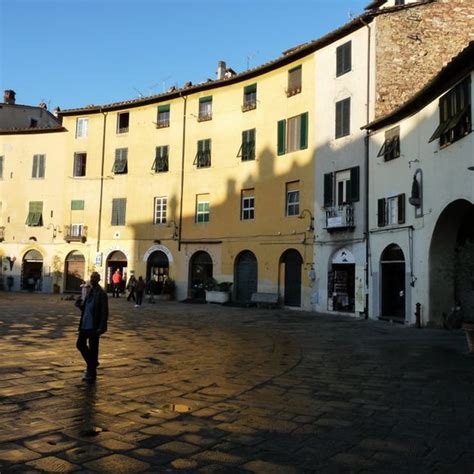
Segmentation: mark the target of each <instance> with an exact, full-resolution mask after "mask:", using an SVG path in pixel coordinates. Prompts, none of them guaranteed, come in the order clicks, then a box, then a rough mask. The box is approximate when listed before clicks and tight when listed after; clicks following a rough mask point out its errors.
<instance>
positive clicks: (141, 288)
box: [135, 276, 146, 308]
mask: <svg viewBox="0 0 474 474" xmlns="http://www.w3.org/2000/svg"><path fill="white" fill-rule="evenodd" d="M145 289H146V283H145V281H144V280H143V277H142V276H139V277H138V280H137V286H136V288H135V292H136V295H137V301H136V304H135V308H137V307H138V306H141V305H142V301H143V293H145Z"/></svg>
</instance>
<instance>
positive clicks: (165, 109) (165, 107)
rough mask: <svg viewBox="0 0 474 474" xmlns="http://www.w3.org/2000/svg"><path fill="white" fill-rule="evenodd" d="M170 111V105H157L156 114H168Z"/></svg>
mask: <svg viewBox="0 0 474 474" xmlns="http://www.w3.org/2000/svg"><path fill="white" fill-rule="evenodd" d="M169 111H170V105H169V104H167V105H159V106H158V112H169Z"/></svg>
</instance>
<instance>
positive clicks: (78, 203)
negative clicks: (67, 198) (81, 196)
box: [71, 200, 84, 211]
mask: <svg viewBox="0 0 474 474" xmlns="http://www.w3.org/2000/svg"><path fill="white" fill-rule="evenodd" d="M83 210H84V201H83V200H73V201H71V211H83Z"/></svg>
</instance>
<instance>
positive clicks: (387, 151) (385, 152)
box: [377, 127, 400, 161]
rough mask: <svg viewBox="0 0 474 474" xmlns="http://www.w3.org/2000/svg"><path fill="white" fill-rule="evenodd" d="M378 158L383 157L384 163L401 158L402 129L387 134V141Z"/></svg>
mask: <svg viewBox="0 0 474 474" xmlns="http://www.w3.org/2000/svg"><path fill="white" fill-rule="evenodd" d="M377 156H383V157H384V161H391V160H394V159H395V158H398V157H399V156H400V127H394V128H392V129H390V130H387V131H386V132H385V141H384V143H383V145H382V148H380V150H379V152H378V154H377Z"/></svg>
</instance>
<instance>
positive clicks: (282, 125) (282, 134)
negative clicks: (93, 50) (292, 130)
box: [277, 120, 286, 155]
mask: <svg viewBox="0 0 474 474" xmlns="http://www.w3.org/2000/svg"><path fill="white" fill-rule="evenodd" d="M277 150H278V151H277V152H278V154H279V155H284V154H285V152H286V120H280V121H279V122H278V146H277Z"/></svg>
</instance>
